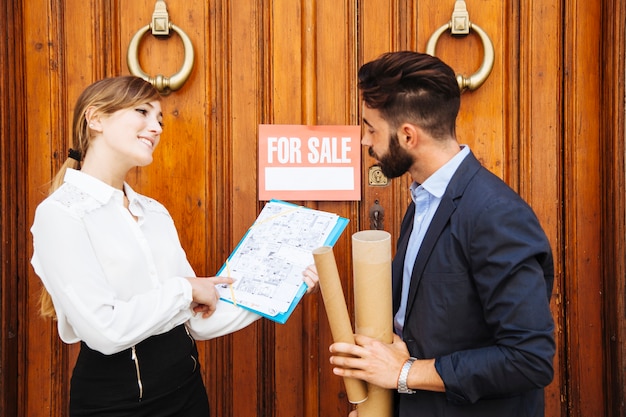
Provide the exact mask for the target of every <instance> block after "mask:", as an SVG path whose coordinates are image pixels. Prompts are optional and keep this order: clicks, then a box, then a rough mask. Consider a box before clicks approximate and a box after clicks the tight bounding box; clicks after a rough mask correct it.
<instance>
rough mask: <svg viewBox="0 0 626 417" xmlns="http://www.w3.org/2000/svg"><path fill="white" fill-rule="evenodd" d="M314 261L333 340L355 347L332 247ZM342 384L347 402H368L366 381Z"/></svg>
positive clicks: (351, 380) (316, 252) (324, 248)
mask: <svg viewBox="0 0 626 417" xmlns="http://www.w3.org/2000/svg"><path fill="white" fill-rule="evenodd" d="M313 259H314V260H315V267H316V268H317V275H318V276H319V286H320V290H321V292H322V298H323V299H324V307H325V308H326V315H327V316H328V322H329V323H330V331H331V334H332V336H333V340H334V341H335V342H345V343H352V344H354V332H353V331H352V323H351V322H350V315H349V314H348V307H347V306H346V299H345V298H344V295H343V288H342V287H341V280H340V279H339V271H338V270H337V263H336V262H335V255H334V254H333V248H331V247H329V246H322V247H321V248H317V249H315V250H314V251H313ZM343 383H344V386H345V387H346V395H347V396H348V401H350V402H351V403H352V404H359V403H362V402H363V401H365V400H366V399H367V385H366V383H365V382H364V381H362V380H360V379H355V378H343Z"/></svg>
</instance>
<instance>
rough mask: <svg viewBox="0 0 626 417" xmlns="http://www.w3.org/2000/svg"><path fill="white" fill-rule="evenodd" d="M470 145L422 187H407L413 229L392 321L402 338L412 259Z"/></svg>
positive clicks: (462, 147) (413, 262)
mask: <svg viewBox="0 0 626 417" xmlns="http://www.w3.org/2000/svg"><path fill="white" fill-rule="evenodd" d="M469 152H470V149H469V146H466V145H461V151H460V152H459V153H457V154H456V155H455V156H454V157H453V158H452V159H450V160H449V161H448V162H447V163H446V164H445V165H444V166H442V167H441V168H439V169H438V170H437V171H435V173H434V174H432V175H431V176H430V177H428V179H426V181H424V182H423V183H422V184H418V183H416V182H413V183H412V184H411V187H410V191H411V198H412V199H413V202H414V203H415V215H414V217H413V230H412V231H411V236H410V237H409V243H408V245H407V249H406V256H405V258H404V270H403V273H402V296H401V299H400V308H399V309H398V312H397V313H396V315H395V317H394V320H393V327H394V329H395V332H396V334H398V335H400V336H402V329H403V327H404V320H405V315H406V305H407V298H408V296H409V286H410V284H411V275H412V273H413V266H414V265H415V259H416V258H417V253H418V252H419V249H420V246H421V245H422V241H423V240H424V236H425V235H426V231H427V230H428V226H430V222H431V221H432V219H433V217H434V216H435V212H436V211H437V208H439V203H440V202H441V197H442V196H443V194H444V193H445V191H446V188H447V187H448V184H449V183H450V180H451V179H452V176H453V175H454V173H455V172H456V170H457V169H458V167H459V165H461V162H463V160H464V159H465V157H466V156H467V155H469Z"/></svg>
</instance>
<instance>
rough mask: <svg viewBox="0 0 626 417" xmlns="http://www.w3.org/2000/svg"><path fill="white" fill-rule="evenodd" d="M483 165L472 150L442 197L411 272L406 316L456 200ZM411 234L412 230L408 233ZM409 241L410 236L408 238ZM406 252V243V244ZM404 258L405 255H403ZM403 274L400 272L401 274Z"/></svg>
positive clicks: (452, 211)
mask: <svg viewBox="0 0 626 417" xmlns="http://www.w3.org/2000/svg"><path fill="white" fill-rule="evenodd" d="M480 167H481V165H480V162H478V160H477V159H476V158H475V157H474V154H473V153H471V152H470V154H469V155H467V157H466V158H465V160H464V161H463V162H462V163H461V165H460V166H459V168H458V169H457V171H456V172H455V173H454V175H453V176H452V179H451V180H450V183H449V184H448V188H447V189H446V192H445V193H444V195H443V197H442V198H441V202H440V203H439V207H438V208H437V211H436V212H435V216H434V217H433V220H432V221H431V223H430V226H429V227H428V230H427V231H426V235H425V236H424V240H423V241H422V245H421V246H420V249H419V252H418V253H417V258H416V259H415V265H413V272H412V274H411V285H410V287H409V296H408V300H407V307H406V310H407V311H406V316H405V317H407V318H408V317H410V313H411V309H412V308H413V304H414V302H415V297H416V295H417V290H418V288H419V284H420V281H421V279H422V275H423V273H424V269H425V268H426V264H427V262H428V259H429V258H430V256H431V254H432V252H433V250H434V248H435V245H436V244H437V241H438V239H439V236H440V235H441V233H442V231H443V230H444V228H445V226H446V224H447V223H448V220H449V219H450V216H452V213H454V211H455V210H456V202H455V201H456V200H457V199H458V198H460V197H461V196H462V195H463V191H464V190H465V188H466V187H467V184H468V183H469V182H470V180H471V178H472V177H473V176H474V175H475V174H476V172H477V171H478V169H479V168H480ZM408 234H410V232H409V233H408ZM406 239H407V241H408V237H407V238H406ZM404 253H406V244H405V246H404ZM402 259H404V257H402ZM401 275H402V274H400V276H401Z"/></svg>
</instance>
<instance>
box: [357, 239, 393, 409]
mask: <svg viewBox="0 0 626 417" xmlns="http://www.w3.org/2000/svg"><path fill="white" fill-rule="evenodd" d="M352 262H353V267H354V268H353V271H354V309H355V327H356V333H358V334H362V335H365V336H369V337H372V338H374V339H377V340H379V341H381V342H383V343H391V342H393V317H392V309H393V306H392V299H391V235H390V234H389V233H387V232H385V231H383V230H364V231H361V232H357V233H355V234H353V235H352ZM367 386H368V388H367V390H368V399H367V401H364V402H363V403H361V404H359V405H358V407H357V409H358V410H359V411H358V412H359V417H391V416H392V415H393V391H392V390H389V389H385V388H381V387H379V386H376V385H373V384H367Z"/></svg>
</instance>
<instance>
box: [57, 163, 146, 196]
mask: <svg viewBox="0 0 626 417" xmlns="http://www.w3.org/2000/svg"><path fill="white" fill-rule="evenodd" d="M63 180H64V181H65V182H67V183H68V184H72V185H73V186H75V187H76V188H78V189H80V190H81V191H82V192H84V193H86V194H89V195H90V196H92V197H93V198H95V199H96V200H98V201H99V202H100V203H101V204H105V203H107V202H108V201H109V200H111V198H112V197H113V196H114V195H116V194H117V193H119V194H120V195H121V194H122V190H118V189H117V188H114V187H111V186H110V185H109V184H106V183H104V182H102V181H100V180H99V179H97V178H95V177H92V176H91V175H89V174H85V173H84V172H81V171H78V170H75V169H72V168H68V169H67V170H66V171H65V176H64V177H63ZM124 189H125V190H126V193H127V194H128V193H129V192H132V194H133V196H134V195H135V194H136V193H135V192H134V191H133V190H132V189H131V188H130V186H129V185H128V184H126V183H124ZM129 199H130V196H129Z"/></svg>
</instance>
